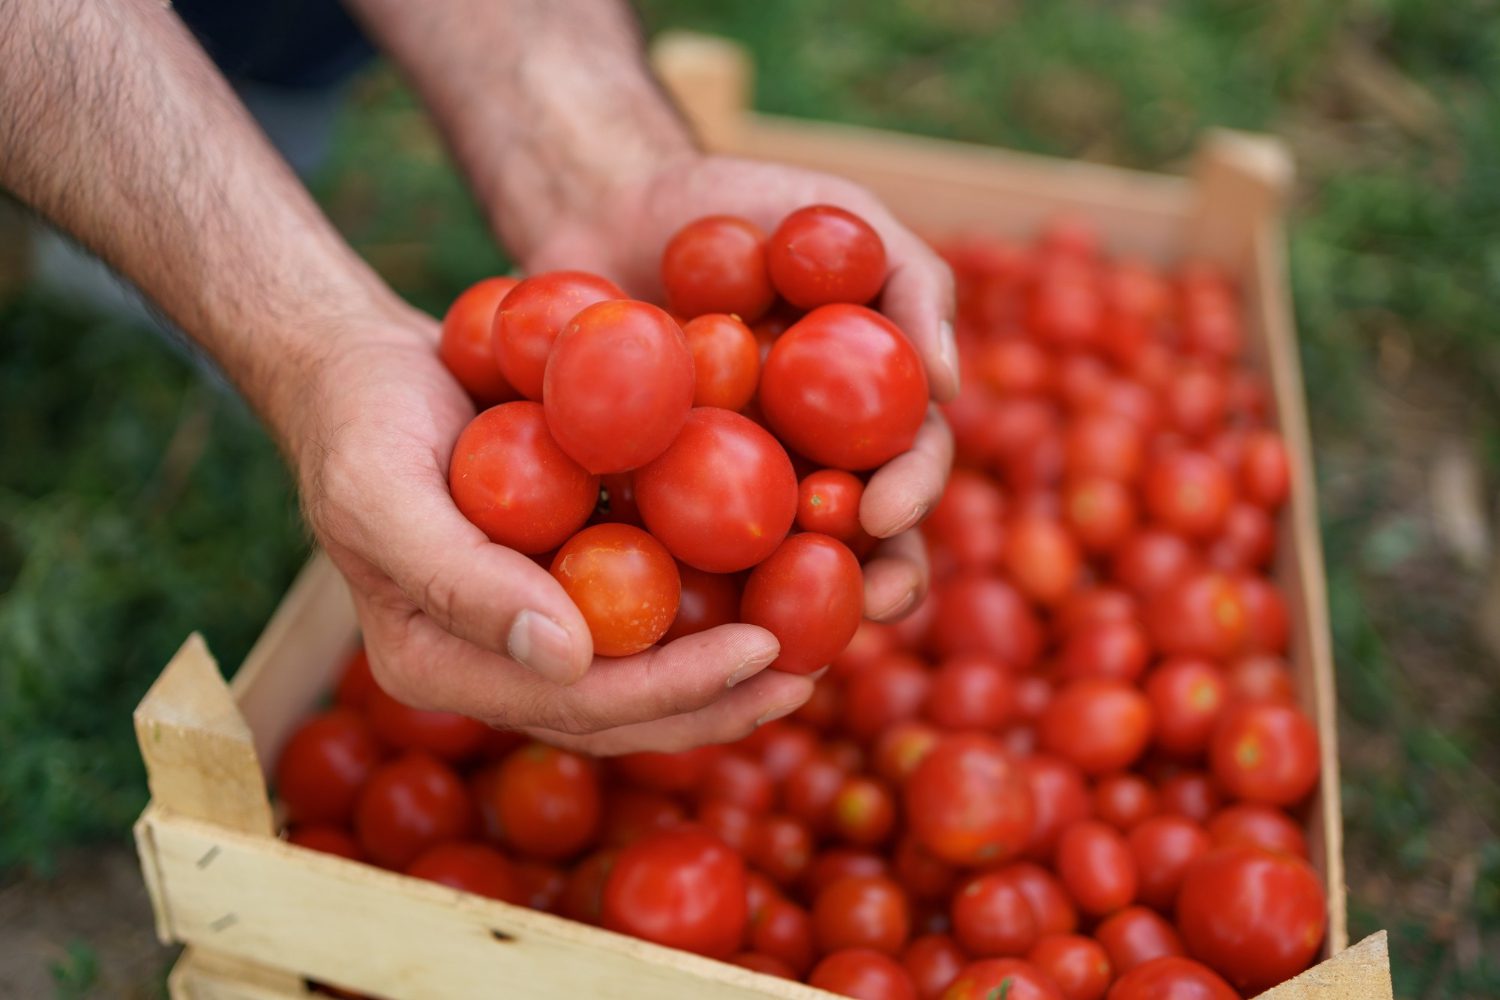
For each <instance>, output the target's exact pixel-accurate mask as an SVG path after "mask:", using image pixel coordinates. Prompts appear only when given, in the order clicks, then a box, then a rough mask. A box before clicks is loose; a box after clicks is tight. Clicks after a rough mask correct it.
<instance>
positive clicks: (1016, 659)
mask: <svg viewBox="0 0 1500 1000" xmlns="http://www.w3.org/2000/svg"><path fill="white" fill-rule="evenodd" d="M932 596H933V603H935V604H936V607H937V612H936V614H935V615H934V616H933V619H932V624H931V626H930V628H929V631H928V634H927V641H928V643H929V644H930V645H931V646H932V649H933V652H935V653H936V654H937V655H938V656H939V657H942V658H947V657H950V656H956V655H958V654H960V653H979V654H982V655H985V656H991V657H993V658H995V659H996V660H998V661H999V662H1000V663H1002V664H1004V665H1005V666H1007V667H1009V668H1010V669H1012V670H1025V669H1026V668H1028V667H1030V666H1031V665H1032V664H1033V663H1035V662H1036V658H1037V656H1038V655H1040V653H1041V651H1042V638H1043V637H1042V626H1041V622H1040V621H1039V620H1038V619H1037V616H1036V612H1035V611H1033V610H1032V608H1031V604H1030V602H1028V601H1027V600H1026V598H1024V597H1022V596H1021V594H1020V592H1019V591H1017V590H1016V588H1015V587H1013V586H1011V585H1010V584H1009V583H1007V582H1006V581H1005V580H1003V579H1002V578H1000V577H998V576H984V575H980V574H964V575H962V576H957V577H954V578H953V579H952V580H949V581H948V582H946V583H944V584H941V585H940V586H939V587H938V588H937V589H936V590H935V591H934V592H933V595H932Z"/></svg>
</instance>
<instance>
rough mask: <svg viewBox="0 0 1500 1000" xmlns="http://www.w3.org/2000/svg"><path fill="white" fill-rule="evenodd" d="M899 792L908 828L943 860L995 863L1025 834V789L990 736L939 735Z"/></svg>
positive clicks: (1028, 827) (1027, 819)
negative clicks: (935, 743) (902, 799)
mask: <svg viewBox="0 0 1500 1000" xmlns="http://www.w3.org/2000/svg"><path fill="white" fill-rule="evenodd" d="M905 791H906V816H907V823H908V824H909V826H910V829H911V831H912V833H913V834H915V835H916V838H917V840H918V841H919V842H920V843H921V844H922V846H923V847H925V848H927V850H929V851H931V852H932V854H933V855H935V856H936V857H938V858H941V859H942V860H944V861H948V862H951V863H953V864H957V865H979V864H996V863H998V862H1001V861H1004V860H1006V859H1007V858H1010V857H1013V856H1014V855H1016V854H1017V853H1019V852H1020V850H1021V848H1022V847H1023V846H1025V843H1026V838H1027V837H1028V836H1029V835H1030V833H1031V823H1032V804H1031V790H1030V789H1029V788H1028V787H1027V784H1026V780H1025V778H1024V777H1022V775H1021V772H1020V770H1019V768H1018V767H1017V766H1016V764H1015V763H1014V761H1013V760H1012V759H1011V757H1010V755H1009V754H1007V753H1006V752H1005V751H1004V750H1003V749H1002V748H1001V746H1000V744H999V743H997V742H996V741H995V740H994V739H992V738H991V737H988V736H984V735H981V734H978V733H959V734H955V735H952V736H948V737H945V738H944V739H943V740H942V742H940V743H939V744H938V745H937V746H936V747H934V748H933V749H932V751H931V752H930V753H928V754H927V756H926V757H924V758H922V762H921V763H920V764H918V765H917V766H916V769H915V770H913V771H912V773H911V777H909V778H908V779H907V781H906V789H905Z"/></svg>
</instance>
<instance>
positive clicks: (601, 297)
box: [491, 271, 628, 400]
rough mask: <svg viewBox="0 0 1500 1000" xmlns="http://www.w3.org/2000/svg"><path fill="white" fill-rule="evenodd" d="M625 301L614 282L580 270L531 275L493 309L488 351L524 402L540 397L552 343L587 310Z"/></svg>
mask: <svg viewBox="0 0 1500 1000" xmlns="http://www.w3.org/2000/svg"><path fill="white" fill-rule="evenodd" d="M624 298H628V296H627V295H626V294H625V293H624V292H622V291H621V290H620V289H619V287H617V286H616V285H615V284H614V283H613V282H610V281H606V280H605V279H604V278H601V277H599V276H598V275H594V274H587V273H585V272H583V271H547V272H544V273H542V274H534V275H532V276H531V277H529V278H527V279H525V280H524V281H522V282H520V283H519V284H518V285H516V287H514V288H512V289H511V290H510V291H509V292H508V293H507V294H506V296H505V298H503V299H501V300H500V305H499V308H498V309H496V310H495V319H494V329H493V333H492V342H491V343H492V347H493V349H494V355H495V363H496V365H497V366H498V367H499V369H500V374H501V375H503V376H505V380H506V381H507V382H509V383H510V384H511V385H512V386H514V387H515V389H516V391H518V392H519V393H520V394H521V395H523V396H525V397H526V398H527V399H534V400H540V399H541V398H542V377H543V375H544V373H545V372H546V369H547V357H548V355H550V354H551V353H552V342H553V341H554V340H556V339H557V335H558V334H560V333H562V331H563V327H565V326H567V325H568V321H569V320H571V319H572V318H573V317H574V316H577V315H578V314H579V313H580V312H582V311H583V309H584V307H585V306H591V305H593V304H594V303H595V302H603V301H605V300H607V299H624Z"/></svg>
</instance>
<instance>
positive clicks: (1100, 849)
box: [1057, 819, 1138, 917]
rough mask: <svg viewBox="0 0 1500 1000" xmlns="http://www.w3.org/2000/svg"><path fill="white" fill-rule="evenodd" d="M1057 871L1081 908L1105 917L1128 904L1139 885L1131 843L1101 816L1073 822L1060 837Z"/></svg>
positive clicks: (1058, 840)
mask: <svg viewBox="0 0 1500 1000" xmlns="http://www.w3.org/2000/svg"><path fill="white" fill-rule="evenodd" d="M1057 874H1058V877H1059V878H1061V879H1062V882H1063V885H1064V886H1066V887H1067V889H1068V894H1069V895H1071V896H1072V897H1073V901H1074V902H1075V903H1077V904H1078V908H1079V909H1080V910H1082V911H1083V912H1084V913H1087V914H1089V915H1090V916H1093V917H1102V916H1105V915H1106V914H1109V913H1113V912H1115V911H1116V910H1119V909H1123V908H1124V907H1126V906H1129V905H1130V904H1131V903H1132V902H1133V901H1134V900H1135V893H1136V887H1137V885H1138V881H1137V876H1136V870H1135V858H1134V857H1133V856H1132V855H1131V853H1130V845H1129V844H1127V843H1126V842H1125V838H1124V836H1122V835H1121V834H1120V832H1119V831H1118V830H1116V829H1115V828H1114V827H1112V826H1109V825H1107V824H1105V823H1101V822H1099V821H1098V820H1092V819H1086V820H1081V821H1079V822H1077V823H1074V824H1073V825H1072V826H1070V827H1068V828H1067V829H1066V830H1064V831H1063V832H1062V836H1060V837H1059V838H1058V839H1057Z"/></svg>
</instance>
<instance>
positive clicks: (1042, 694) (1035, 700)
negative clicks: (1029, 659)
mask: <svg viewBox="0 0 1500 1000" xmlns="http://www.w3.org/2000/svg"><path fill="white" fill-rule="evenodd" d="M1051 703H1052V682H1051V681H1049V680H1048V679H1047V678H1045V677H1040V676H1038V675H1036V674H1029V675H1027V676H1025V677H1022V678H1021V680H1020V682H1019V683H1017V684H1016V714H1017V715H1018V716H1019V717H1020V718H1021V719H1022V721H1024V722H1035V721H1036V720H1037V719H1039V718H1041V717H1042V712H1043V711H1044V710H1045V709H1046V708H1047V706H1048V705H1050V704H1051Z"/></svg>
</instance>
